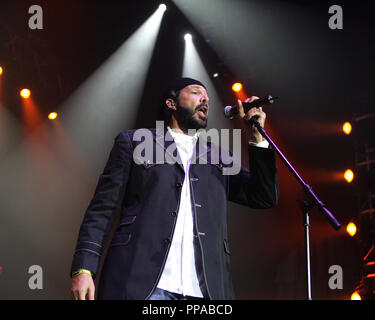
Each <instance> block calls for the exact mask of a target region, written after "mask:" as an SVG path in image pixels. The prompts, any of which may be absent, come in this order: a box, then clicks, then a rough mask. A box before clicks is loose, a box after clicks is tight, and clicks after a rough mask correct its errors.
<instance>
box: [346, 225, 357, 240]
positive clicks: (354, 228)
mask: <svg viewBox="0 0 375 320" xmlns="http://www.w3.org/2000/svg"><path fill="white" fill-rule="evenodd" d="M346 232H347V233H348V234H349V235H350V236H351V237H354V236H355V234H356V233H357V226H356V225H355V223H354V222H349V223H348V225H347V226H346Z"/></svg>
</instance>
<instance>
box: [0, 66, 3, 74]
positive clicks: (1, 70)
mask: <svg viewBox="0 0 375 320" xmlns="http://www.w3.org/2000/svg"><path fill="white" fill-rule="evenodd" d="M2 74H3V68H2V67H0V76H1V75H2Z"/></svg>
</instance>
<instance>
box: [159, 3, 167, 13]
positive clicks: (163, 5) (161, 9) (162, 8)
mask: <svg viewBox="0 0 375 320" xmlns="http://www.w3.org/2000/svg"><path fill="white" fill-rule="evenodd" d="M159 10H160V11H162V12H164V11H165V10H167V6H166V5H165V4H164V3H162V4H160V5H159Z"/></svg>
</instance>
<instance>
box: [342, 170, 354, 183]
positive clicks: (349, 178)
mask: <svg viewBox="0 0 375 320" xmlns="http://www.w3.org/2000/svg"><path fill="white" fill-rule="evenodd" d="M344 178H345V180H346V182H348V183H350V182H352V181H353V179H354V173H353V171H352V170H350V169H347V170H346V171H345V173H344Z"/></svg>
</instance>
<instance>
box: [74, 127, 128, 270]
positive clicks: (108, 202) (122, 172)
mask: <svg viewBox="0 0 375 320" xmlns="http://www.w3.org/2000/svg"><path fill="white" fill-rule="evenodd" d="M132 155H133V148H132V143H131V139H130V137H129V135H128V134H127V133H126V132H122V133H120V134H119V135H118V136H117V137H116V138H115V143H114V146H113V148H112V150H111V152H110V155H109V158H108V161H107V163H106V165H105V168H104V170H103V173H102V174H101V175H100V176H99V181H98V184H97V187H96V189H95V193H94V196H93V198H92V200H91V202H90V204H89V206H88V208H87V210H86V212H85V215H84V218H83V221H82V224H81V227H80V230H79V234H78V240H77V244H76V248H75V253H74V256H73V262H72V266H71V274H72V272H73V271H75V270H78V269H81V268H82V269H88V270H90V271H91V272H92V273H93V274H94V276H95V275H96V274H97V271H98V268H99V263H100V257H101V254H102V251H103V249H104V247H105V244H106V242H107V239H108V235H109V233H110V231H111V228H112V226H113V224H114V221H115V219H116V216H117V213H118V212H119V209H120V206H121V202H122V199H123V196H124V193H125V187H126V184H127V181H128V177H129V172H130V168H131V162H132Z"/></svg>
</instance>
